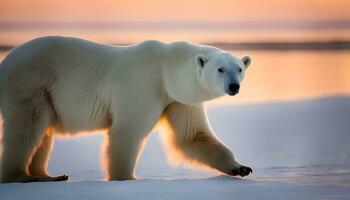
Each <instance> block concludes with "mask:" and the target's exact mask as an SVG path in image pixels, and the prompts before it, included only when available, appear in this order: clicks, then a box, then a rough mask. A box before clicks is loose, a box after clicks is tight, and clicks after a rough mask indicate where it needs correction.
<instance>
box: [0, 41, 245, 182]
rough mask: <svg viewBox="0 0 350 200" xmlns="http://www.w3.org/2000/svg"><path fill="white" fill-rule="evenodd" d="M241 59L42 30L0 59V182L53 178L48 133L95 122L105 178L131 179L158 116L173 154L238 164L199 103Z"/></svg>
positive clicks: (224, 165) (185, 46) (213, 51)
mask: <svg viewBox="0 0 350 200" xmlns="http://www.w3.org/2000/svg"><path fill="white" fill-rule="evenodd" d="M198 58H201V59H205V63H203V64H205V66H201V64H202V62H201V61H202V60H198ZM245 61H246V60H243V61H242V60H240V59H238V58H236V57H233V56H232V55H229V54H227V53H226V52H224V51H222V50H220V49H217V48H214V47H210V46H202V45H195V44H190V43H186V42H175V43H171V44H164V43H161V42H158V41H146V42H142V43H140V44H136V45H131V46H126V47H120V46H111V45H107V44H101V43H95V42H91V41H86V40H82V39H77V38H68V37H55V36H50V37H43V38H38V39H35V40H32V41H30V42H27V43H25V44H23V45H21V46H18V47H16V48H15V49H13V50H12V51H11V52H10V53H9V55H8V56H7V57H6V58H5V59H4V61H3V62H2V63H1V66H0V107H1V112H2V115H3V120H4V124H3V128H4V135H3V155H2V160H1V181H2V182H14V181H49V180H55V177H49V176H48V174H47V162H48V158H49V153H50V151H51V148H52V137H53V135H55V134H65V135H74V134H78V133H79V132H83V131H94V130H101V129H104V130H107V132H108V133H107V136H106V138H107V139H106V151H105V152H106V153H105V158H106V162H105V167H106V171H107V179H109V180H125V179H133V178H134V168H135V165H136V163H137V158H138V157H139V156H140V152H141V149H142V147H143V144H144V141H145V138H146V136H147V134H148V133H149V132H150V130H151V129H152V128H153V127H154V126H155V124H156V123H157V122H158V121H159V119H160V118H163V119H165V121H166V122H167V123H166V124H167V125H168V127H169V129H168V131H167V133H163V135H164V136H165V137H166V138H167V139H166V141H167V143H168V145H169V146H168V147H169V148H171V149H172V151H173V152H175V151H176V152H178V153H179V152H180V154H181V155H182V156H180V157H181V158H184V159H185V160H186V159H187V160H188V161H195V162H197V163H201V164H202V165H206V166H210V167H212V168H214V169H217V170H219V171H222V172H224V173H227V174H229V173H230V170H232V169H233V168H237V167H240V166H241V165H239V164H238V163H237V162H235V161H234V158H233V155H232V153H231V152H230V151H229V149H228V148H227V147H226V146H224V145H223V144H222V143H221V142H220V141H219V140H217V139H216V137H215V135H214V133H213V132H212V131H211V129H210V127H209V125H208V121H207V119H206V116H205V112H204V109H203V105H202V103H203V102H204V101H207V100H211V99H213V98H217V97H219V96H222V95H224V94H225V90H226V89H227V87H226V86H225V85H227V83H228V79H227V77H228V76H229V75H230V74H231V75H232V76H233V77H234V79H235V80H239V81H241V80H242V78H243V75H240V74H238V73H236V72H235V70H236V69H237V68H244V70H245V68H246V66H247V65H246V66H244V64H245V63H246V62H245ZM249 62H250V59H249ZM224 65H225V66H224ZM218 67H225V68H227V73H226V72H225V73H224V75H222V74H218V73H217V68H218ZM230 80H231V79H230ZM162 116H163V117H162ZM178 155H179V154H178ZM38 177H39V178H38ZM45 177H46V178H45Z"/></svg>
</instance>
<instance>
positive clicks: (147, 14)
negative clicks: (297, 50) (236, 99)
mask: <svg viewBox="0 0 350 200" xmlns="http://www.w3.org/2000/svg"><path fill="white" fill-rule="evenodd" d="M349 7H350V1H348V0H264V1H261V0H244V1H243V0H240V1H234V0H192V1H189V0H177V1H165V0H127V1H126V0H98V1H92V0H74V1H62V0H1V1H0V13H1V17H0V22H6V23H12V22H28V21H29V22H91V21H93V22H116V21H117V22H135V21H136V22H137V21H149V22H163V21H175V22H185V21H186V22H218V21H219V22H235V21H272V22H275V21H278V22H284V21H296V22H304V21H339V20H340V21H343V20H350V12H349V9H348V8H349Z"/></svg>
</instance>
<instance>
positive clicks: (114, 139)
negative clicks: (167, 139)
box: [106, 129, 146, 180]
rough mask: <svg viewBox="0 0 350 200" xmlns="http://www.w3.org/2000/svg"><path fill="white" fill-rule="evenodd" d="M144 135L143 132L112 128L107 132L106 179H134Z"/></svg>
mask: <svg viewBox="0 0 350 200" xmlns="http://www.w3.org/2000/svg"><path fill="white" fill-rule="evenodd" d="M145 137H146V135H145V134H141V135H140V134H139V135H137V134H136V133H135V132H130V131H126V130H124V131H123V130H122V129H116V130H113V129H112V130H111V131H110V132H109V133H108V141H107V142H108V144H107V145H108V147H107V152H106V159H107V163H106V164H107V166H106V167H107V177H106V178H107V180H131V179H135V176H134V169H135V165H136V163H137V160H138V157H139V155H140V154H141V152H142V149H143V144H144V138H145Z"/></svg>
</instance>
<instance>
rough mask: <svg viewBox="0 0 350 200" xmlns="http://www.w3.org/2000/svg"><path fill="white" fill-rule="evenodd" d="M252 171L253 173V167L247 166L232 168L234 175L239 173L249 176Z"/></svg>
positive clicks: (242, 175)
mask: <svg viewBox="0 0 350 200" xmlns="http://www.w3.org/2000/svg"><path fill="white" fill-rule="evenodd" d="M251 173H253V170H252V168H250V167H246V166H241V167H239V168H236V169H233V170H232V175H233V176H237V175H239V176H241V177H244V176H248V175H249V174H251Z"/></svg>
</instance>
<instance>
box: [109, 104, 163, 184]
mask: <svg viewBox="0 0 350 200" xmlns="http://www.w3.org/2000/svg"><path fill="white" fill-rule="evenodd" d="M144 102H150V104H149V105H142V104H141V105H140V104H138V105H135V104H134V105H133V106H130V107H127V108H126V109H125V110H123V111H120V112H118V113H122V115H121V116H117V117H116V119H115V120H113V125H112V127H111V128H110V130H109V132H108V135H107V140H106V145H107V149H106V152H105V153H106V154H105V159H106V160H105V161H106V162H105V167H106V172H107V176H106V179H107V180H130V179H135V176H134V169H135V166H136V164H137V161H138V158H139V156H140V155H141V153H142V150H143V146H144V143H145V140H146V137H147V136H148V134H149V132H150V131H151V129H152V128H153V127H154V125H155V124H156V123H157V121H158V120H159V118H160V116H161V113H162V110H163V109H162V107H161V106H160V105H161V103H157V102H156V101H144ZM153 102H156V103H153ZM129 109H130V110H129ZM135 111H137V112H135Z"/></svg>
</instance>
